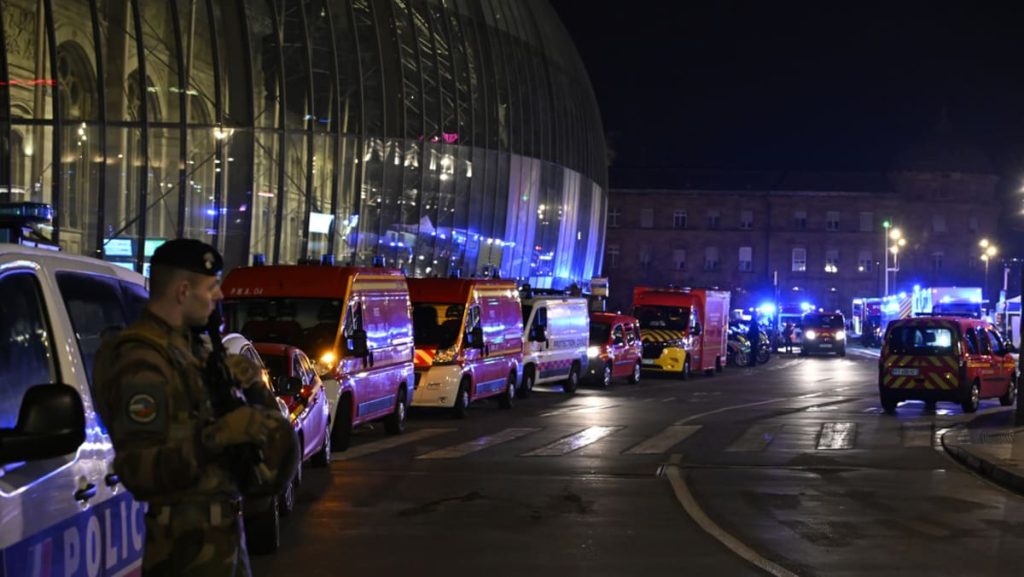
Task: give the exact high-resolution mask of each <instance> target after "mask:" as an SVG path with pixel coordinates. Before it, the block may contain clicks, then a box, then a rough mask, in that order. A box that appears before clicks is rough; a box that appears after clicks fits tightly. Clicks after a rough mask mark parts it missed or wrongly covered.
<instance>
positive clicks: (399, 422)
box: [384, 383, 409, 435]
mask: <svg viewBox="0 0 1024 577" xmlns="http://www.w3.org/2000/svg"><path fill="white" fill-rule="evenodd" d="M406 405H408V403H406V401H405V383H402V384H401V385H399V386H398V394H397V395H395V410H394V411H392V412H391V414H390V415H388V416H387V418H385V419H384V430H385V431H387V432H388V434H389V435H401V434H402V433H403V432H404V431H405V418H406V416H407V415H408V412H409V409H408V407H407V406H406Z"/></svg>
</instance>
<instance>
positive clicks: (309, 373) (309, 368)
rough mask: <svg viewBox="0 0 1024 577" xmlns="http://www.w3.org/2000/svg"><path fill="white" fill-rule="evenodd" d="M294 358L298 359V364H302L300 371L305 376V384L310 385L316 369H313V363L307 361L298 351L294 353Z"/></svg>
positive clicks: (303, 354)
mask: <svg viewBox="0 0 1024 577" xmlns="http://www.w3.org/2000/svg"><path fill="white" fill-rule="evenodd" d="M296 356H297V357H298V358H299V362H300V363H302V370H303V372H305V374H306V382H307V383H312V382H313V379H315V378H316V368H315V367H313V363H311V362H310V361H309V357H307V356H306V355H305V353H303V352H301V351H299V352H298V353H296Z"/></svg>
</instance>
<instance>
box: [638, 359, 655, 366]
mask: <svg viewBox="0 0 1024 577" xmlns="http://www.w3.org/2000/svg"><path fill="white" fill-rule="evenodd" d="M641 364H644V365H653V364H654V359H644V360H643V361H642V362H641Z"/></svg>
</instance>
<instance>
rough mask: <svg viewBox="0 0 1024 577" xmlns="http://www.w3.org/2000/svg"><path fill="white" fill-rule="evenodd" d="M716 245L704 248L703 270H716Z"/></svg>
mask: <svg viewBox="0 0 1024 577" xmlns="http://www.w3.org/2000/svg"><path fill="white" fill-rule="evenodd" d="M718 266H719V262H718V247H714V246H709V247H705V248H704V270H718Z"/></svg>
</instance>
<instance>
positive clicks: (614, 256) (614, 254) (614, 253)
mask: <svg viewBox="0 0 1024 577" xmlns="http://www.w3.org/2000/svg"><path fill="white" fill-rule="evenodd" d="M605 254H606V255H607V262H606V263H605V266H606V267H608V268H609V269H613V268H619V245H617V244H610V245H608V247H607V248H606V249H605Z"/></svg>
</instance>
